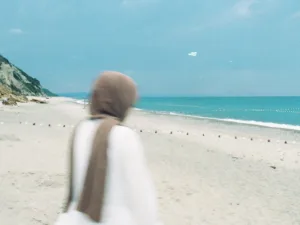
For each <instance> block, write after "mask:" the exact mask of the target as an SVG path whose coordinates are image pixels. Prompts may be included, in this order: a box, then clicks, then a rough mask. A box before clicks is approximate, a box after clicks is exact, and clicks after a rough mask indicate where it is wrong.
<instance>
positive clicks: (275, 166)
mask: <svg viewBox="0 0 300 225" xmlns="http://www.w3.org/2000/svg"><path fill="white" fill-rule="evenodd" d="M48 101H49V104H36V103H24V104H19V106H17V107H13V106H1V105H0V224H1V225H18V224H20V225H39V224H49V225H51V224H52V223H53V222H54V220H55V219H56V218H57V215H58V214H59V213H60V211H61V209H62V206H63V203H64V201H63V199H64V198H65V196H66V190H67V153H68V152H67V150H68V141H69V136H70V133H71V131H72V130H73V127H74V125H76V124H77V122H78V121H79V120H81V119H82V118H84V117H85V116H86V115H87V110H86V109H84V108H83V106H82V105H79V104H76V103H74V102H72V101H71V100H70V99H67V98H51V99H49V100H48ZM126 124H127V125H128V126H130V127H132V128H133V129H135V130H136V132H137V133H139V135H140V136H141V138H142V141H143V143H144V147H145V151H146V154H147V157H148V162H149V167H150V169H151V172H152V174H153V178H154V180H155V184H156V187H157V193H158V198H159V204H160V213H161V218H162V221H163V222H164V224H165V225H190V224H191V225H267V224H272V225H296V224H300V213H299V210H300V133H297V132H294V131H288V130H280V129H271V128H262V127H257V126H249V125H241V124H230V123H227V124H226V123H221V122H217V121H211V120H203V119H202V120H200V119H193V118H185V117H180V116H167V115H158V114H151V113H147V112H143V111H137V110H134V111H132V112H131V114H130V116H129V118H128V119H127V121H126Z"/></svg>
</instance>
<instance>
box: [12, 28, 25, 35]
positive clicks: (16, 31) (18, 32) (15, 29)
mask: <svg viewBox="0 0 300 225" xmlns="http://www.w3.org/2000/svg"><path fill="white" fill-rule="evenodd" d="M9 33H11V34H23V31H22V30H21V29H20V28H11V29H10V30H9Z"/></svg>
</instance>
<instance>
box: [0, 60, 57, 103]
mask: <svg viewBox="0 0 300 225" xmlns="http://www.w3.org/2000/svg"><path fill="white" fill-rule="evenodd" d="M0 85H1V86H2V89H3V88H7V90H10V91H11V93H12V94H14V95H24V96H56V95H55V94H54V93H52V92H51V91H49V90H48V89H46V88H44V87H43V86H42V85H41V83H40V81H39V80H37V79H36V78H33V77H31V76H29V75H28V74H27V73H25V72H24V71H23V70H21V69H20V68H18V67H16V66H14V65H13V64H11V63H10V62H9V61H8V60H7V59H6V58H4V57H3V56H2V55H0ZM0 97H1V96H0Z"/></svg>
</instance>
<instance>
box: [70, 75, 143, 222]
mask: <svg viewBox="0 0 300 225" xmlns="http://www.w3.org/2000/svg"><path fill="white" fill-rule="evenodd" d="M136 98H137V93H136V86H135V83H134V82H133V80H132V79H131V78H129V77H127V76H126V75H124V74H121V73H118V72H109V71H108V72H104V73H102V74H101V75H100V77H99V78H98V79H97V80H96V82H95V84H94V87H93V90H92V93H91V99H90V113H91V118H90V119H99V118H102V119H104V121H103V122H102V123H101V125H100V126H99V128H98V129H97V131H96V134H95V138H94V143H93V149H92V154H91V157H90V161H89V165H88V169H87V174H86V177H85V182H84V187H83V191H82V193H81V197H80V200H79V203H78V206H77V210H78V211H80V212H82V213H85V214H86V215H88V216H89V217H90V218H91V219H92V220H93V221H95V222H100V221H101V219H102V218H101V216H102V215H101V212H102V206H103V203H104V202H103V201H104V191H105V190H104V189H105V178H106V169H107V148H108V137H109V133H110V131H111V129H112V128H113V126H115V125H117V124H119V123H121V122H122V121H123V120H124V119H125V117H126V115H127V112H128V110H129V108H130V107H131V106H132V105H133V104H134V103H135V101H136ZM75 131H76V128H75V130H74V133H75ZM73 138H74V134H73ZM73 138H72V139H71V145H70V146H71V149H70V153H71V155H70V173H71V174H70V178H69V179H70V180H69V197H68V202H67V206H66V208H65V212H66V211H67V210H68V207H69V205H70V203H71V200H72V195H73V193H72V184H73V174H72V172H73V157H74V155H73V142H74V140H73Z"/></svg>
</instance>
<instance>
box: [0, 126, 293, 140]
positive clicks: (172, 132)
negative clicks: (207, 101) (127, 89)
mask: <svg viewBox="0 0 300 225" xmlns="http://www.w3.org/2000/svg"><path fill="white" fill-rule="evenodd" d="M4 124H17V122H4V121H1V122H0V125H4ZM19 124H20V125H25V126H27V125H29V124H31V125H32V126H48V127H49V128H51V127H55V126H56V127H62V128H74V127H75V126H74V125H73V124H72V125H66V124H56V125H54V124H51V123H49V124H47V125H46V124H43V123H36V122H33V123H29V122H28V121H25V122H22V121H20V122H19ZM132 129H133V130H134V131H136V132H137V131H138V130H137V129H136V128H132ZM139 132H140V133H143V132H146V133H153V132H154V133H155V134H158V133H160V134H170V135H172V134H174V133H176V132H174V131H158V130H154V131H153V130H143V129H139ZM177 133H179V134H182V135H183V134H185V135H186V136H189V135H190V133H189V132H183V131H177ZM202 136H203V137H206V135H205V133H202ZM216 137H217V138H219V139H221V138H222V136H221V135H220V134H219V135H217V136H216ZM240 138H241V139H243V140H247V139H248V140H249V138H247V137H240ZM234 139H235V140H237V139H238V137H237V136H234ZM256 140H258V141H261V142H265V141H266V140H264V139H256ZM250 141H254V138H253V137H251V138H250ZM275 142H276V143H284V144H285V145H287V144H288V142H287V141H286V140H276V141H275ZM267 143H271V139H267ZM289 144H297V142H296V141H293V142H290V143H289Z"/></svg>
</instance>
